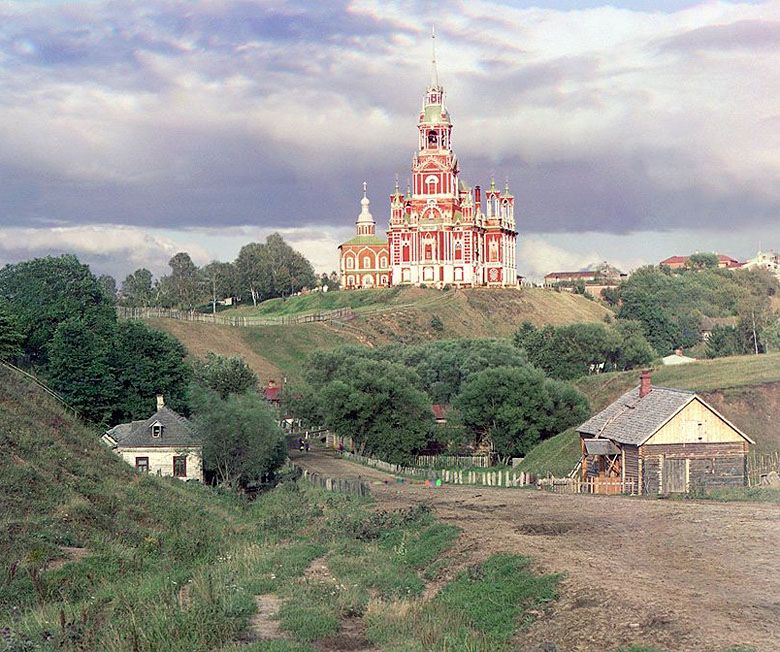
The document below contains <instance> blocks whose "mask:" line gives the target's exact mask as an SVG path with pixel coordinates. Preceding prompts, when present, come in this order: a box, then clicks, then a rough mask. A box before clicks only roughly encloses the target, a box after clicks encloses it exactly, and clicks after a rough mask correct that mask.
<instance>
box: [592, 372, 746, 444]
mask: <svg viewBox="0 0 780 652" xmlns="http://www.w3.org/2000/svg"><path fill="white" fill-rule="evenodd" d="M693 400H699V401H701V402H702V403H703V404H704V405H706V406H707V408H708V409H710V410H712V412H713V413H715V414H716V415H718V417H720V418H721V419H723V421H725V422H726V423H727V424H728V425H729V426H731V427H732V428H733V429H734V430H735V431H736V432H737V433H739V434H740V435H741V436H742V437H744V438H745V439H746V440H747V441H748V442H750V443H751V444H752V443H755V442H754V441H753V440H752V439H750V437H748V436H747V435H746V434H745V433H743V432H742V431H741V430H740V429H739V428H737V427H736V426H735V425H734V424H733V423H731V422H730V421H729V420H728V419H726V417H724V416H723V415H722V414H720V413H719V412H718V411H717V410H715V409H714V408H713V407H712V406H710V405H707V403H705V402H704V401H702V400H701V399H700V398H699V397H698V396H697V395H696V393H695V392H690V391H687V390H684V389H673V388H671V387H658V386H656V385H653V387H652V388H651V390H650V393H649V394H647V395H646V396H644V397H642V398H639V385H637V386H636V387H634V388H633V389H630V390H628V391H627V392H626V393H625V394H623V396H621V397H620V398H619V399H617V400H616V401H614V402H613V403H611V404H610V405H608V406H607V407H605V408H604V409H603V410H602V411H601V412H599V413H598V414H595V415H594V416H592V417H591V418H590V419H588V420H587V421H586V422H585V423H583V424H582V425H581V426H580V427H579V428H577V432H580V433H582V434H586V435H591V436H593V437H600V438H604V439H611V440H612V441H615V442H618V443H619V444H632V445H634V446H641V445H642V444H644V443H645V442H646V441H647V440H648V439H650V437H652V436H653V435H654V434H655V433H656V432H658V431H659V430H660V429H661V427H662V426H663V425H664V424H666V423H667V422H668V421H669V420H670V419H671V418H672V417H673V416H674V415H675V414H677V413H678V412H679V411H680V410H682V409H683V408H684V407H685V406H686V405H687V404H688V403H690V402H691V401H693Z"/></svg>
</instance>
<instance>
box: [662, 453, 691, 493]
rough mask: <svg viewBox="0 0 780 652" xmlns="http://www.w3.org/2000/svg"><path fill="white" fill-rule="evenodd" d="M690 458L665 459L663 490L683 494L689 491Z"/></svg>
mask: <svg viewBox="0 0 780 652" xmlns="http://www.w3.org/2000/svg"><path fill="white" fill-rule="evenodd" d="M687 480H688V460H676V459H671V460H669V459H664V470H663V492H664V493H665V494H681V493H685V492H686V491H688V482H687Z"/></svg>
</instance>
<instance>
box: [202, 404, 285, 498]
mask: <svg viewBox="0 0 780 652" xmlns="http://www.w3.org/2000/svg"><path fill="white" fill-rule="evenodd" d="M195 410H196V411H195V415H194V423H195V425H196V426H197V428H198V432H200V433H201V436H202V438H203V466H204V469H205V470H206V471H207V472H211V473H213V474H214V476H215V478H216V480H217V482H218V483H219V484H221V485H223V486H225V487H229V488H231V489H239V488H246V487H247V486H250V485H252V484H254V483H257V482H260V481H261V480H262V479H263V477H264V476H268V475H270V474H272V473H274V472H275V471H276V470H277V469H278V468H279V467H280V466H281V465H282V464H283V463H284V460H285V458H286V457H287V449H286V446H285V440H284V434H283V433H282V430H281V428H279V426H278V424H277V423H276V420H275V419H274V416H273V414H272V412H271V409H270V408H269V407H268V405H267V404H266V402H265V401H264V400H263V398H262V397H260V396H259V395H258V394H257V393H255V392H245V393H243V394H230V395H228V396H227V398H225V399H223V398H220V397H219V395H218V394H216V393H215V392H211V391H203V392H201V393H200V394H197V393H196V399H195Z"/></svg>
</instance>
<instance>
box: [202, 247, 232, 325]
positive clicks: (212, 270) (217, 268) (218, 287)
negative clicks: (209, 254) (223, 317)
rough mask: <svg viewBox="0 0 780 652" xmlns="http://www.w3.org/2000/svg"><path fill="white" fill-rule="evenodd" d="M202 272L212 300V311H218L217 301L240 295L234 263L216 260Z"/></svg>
mask: <svg viewBox="0 0 780 652" xmlns="http://www.w3.org/2000/svg"><path fill="white" fill-rule="evenodd" d="M201 273H202V275H203V280H204V281H205V283H206V290H207V292H208V294H209V299H210V300H211V312H212V313H216V312H217V302H218V301H221V300H222V299H225V298H226V297H235V296H237V295H238V283H237V278H236V277H237V274H236V268H235V266H234V265H233V264H232V263H222V262H220V261H218V260H214V261H212V262H210V263H209V264H208V265H206V266H205V267H204V268H203V269H202V270H201Z"/></svg>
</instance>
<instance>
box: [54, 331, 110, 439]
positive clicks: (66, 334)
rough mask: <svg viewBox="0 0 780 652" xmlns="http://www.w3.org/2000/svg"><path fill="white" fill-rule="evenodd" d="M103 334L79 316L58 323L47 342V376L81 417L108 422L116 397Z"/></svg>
mask: <svg viewBox="0 0 780 652" xmlns="http://www.w3.org/2000/svg"><path fill="white" fill-rule="evenodd" d="M101 335H103V336H101ZM104 335H105V334H99V333H96V332H95V331H94V329H93V328H92V327H91V326H90V325H89V324H88V323H87V322H86V321H84V320H81V319H69V320H67V321H64V322H63V323H61V324H60V325H59V326H58V327H57V330H56V331H55V332H54V336H53V337H52V339H51V341H50V342H49V343H48V345H47V353H48V360H49V362H48V366H47V368H46V378H47V380H48V382H49V384H50V385H51V387H52V388H53V389H54V390H55V391H57V392H59V393H60V394H61V395H62V397H63V398H64V399H65V401H66V402H67V403H68V404H69V405H71V406H72V407H74V408H75V409H76V410H77V411H78V412H79V414H80V415H81V416H82V417H83V418H85V419H87V420H88V421H92V422H94V423H98V424H103V425H107V424H108V423H109V422H110V421H111V415H112V413H113V411H114V403H115V401H116V400H117V386H116V380H115V377H114V375H113V374H112V372H111V366H110V364H109V342H108V341H107V340H106V338H105V337H104Z"/></svg>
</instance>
